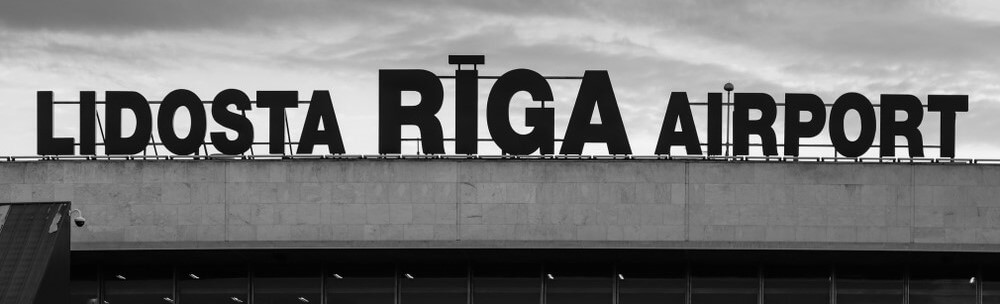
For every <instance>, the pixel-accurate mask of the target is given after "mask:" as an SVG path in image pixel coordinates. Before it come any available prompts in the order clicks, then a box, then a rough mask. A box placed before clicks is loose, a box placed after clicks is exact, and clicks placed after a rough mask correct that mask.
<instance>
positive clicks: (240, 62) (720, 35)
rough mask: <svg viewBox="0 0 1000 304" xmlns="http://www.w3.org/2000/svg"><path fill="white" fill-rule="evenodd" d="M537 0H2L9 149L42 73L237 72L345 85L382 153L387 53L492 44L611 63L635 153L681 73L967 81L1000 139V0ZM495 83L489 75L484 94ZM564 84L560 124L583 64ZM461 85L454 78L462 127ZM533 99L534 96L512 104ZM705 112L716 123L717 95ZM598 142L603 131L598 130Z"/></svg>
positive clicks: (593, 64)
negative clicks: (381, 76) (712, 109)
mask: <svg viewBox="0 0 1000 304" xmlns="http://www.w3.org/2000/svg"><path fill="white" fill-rule="evenodd" d="M537 2H538V1H355V2H348V1H312V0H291V1H288V0H281V1H278V0H221V1H202V0H170V1H163V0H88V1H80V0H31V1H21V0H13V1H3V2H0V100H2V103H3V105H4V108H3V109H2V110H0V128H2V130H3V131H4V132H2V133H0V144H2V149H0V155H34V154H35V133H34V132H35V115H36V109H35V92H36V91H54V92H55V96H56V98H57V99H59V100H77V99H78V98H79V95H78V94H79V91H83V90H93V91H98V92H99V93H98V99H103V92H104V91H113V90H129V91H137V92H140V93H142V94H143V95H144V96H146V97H147V98H148V99H149V100H160V99H161V98H162V97H163V96H164V95H166V94H167V93H169V92H170V91H171V90H174V89H189V90H192V91H194V92H196V93H197V94H198V95H199V96H200V97H201V98H202V99H203V100H209V99H212V98H213V97H214V96H215V94H216V93H218V92H219V91H222V90H224V89H228V88H236V89H240V90H244V91H245V92H247V93H248V95H250V96H251V98H253V97H254V92H255V91H257V90H299V91H300V92H301V93H300V98H301V99H303V100H305V99H307V98H308V97H309V96H310V92H311V91H312V90H330V91H331V92H332V95H333V101H334V107H335V108H336V111H337V116H338V119H339V122H340V127H341V131H342V133H343V135H344V140H345V144H346V148H347V152H348V153H351V154H370V153H377V144H376V138H377V120H378V113H377V108H378V107H377V104H378V94H377V93H378V70H379V69H404V68H417V69H427V70H430V71H433V72H435V73H437V74H439V75H447V74H451V73H453V70H454V66H449V65H448V64H447V56H448V55H449V54H484V55H486V65H485V66H481V67H480V71H481V74H485V75H501V74H503V73H504V72H506V71H509V70H510V69H514V68H529V69H533V70H536V71H538V72H540V73H542V74H545V75H569V76H579V75H582V74H583V72H584V71H585V70H608V71H609V73H610V75H611V80H612V83H613V85H614V90H615V94H616V96H617V99H618V102H619V105H620V108H621V113H622V116H623V117H624V120H625V123H626V127H627V130H628V135H629V140H630V142H631V144H632V148H633V151H634V152H635V153H636V154H647V155H648V154H652V152H653V148H654V147H655V144H656V138H657V135H658V133H659V132H660V124H661V123H662V121H663V114H664V110H665V109H666V106H667V97H668V96H669V94H670V92H673V91H684V92H688V94H689V96H691V97H692V99H695V101H704V99H705V94H706V93H707V92H719V91H721V87H722V85H723V84H724V83H726V82H727V81H729V82H733V83H734V84H735V85H736V90H737V91H740V92H764V93H769V94H771V95H772V96H774V97H775V99H776V101H777V102H782V101H783V99H784V98H783V95H784V93H814V94H817V95H819V96H820V97H822V98H823V100H824V101H825V102H828V103H832V102H833V101H834V100H835V99H836V98H837V97H838V96H840V95H841V94H843V93H846V92H858V93H861V94H864V95H865V96H867V97H868V98H869V99H871V100H872V101H873V102H877V101H878V94H881V93H900V94H912V95H916V96H918V97H919V98H920V99H921V101H923V102H925V103H926V101H927V100H926V97H927V95H928V94H966V95H969V96H970V105H969V108H970V111H969V112H968V113H963V114H959V116H958V117H959V118H958V120H959V122H958V131H957V132H958V134H957V141H958V147H957V149H956V150H957V156H959V157H977V158H1000V137H998V136H996V135H995V134H996V130H1000V119H997V117H1000V1H993V0H971V1H945V0H938V1H934V0H916V1H898V0H888V1H862V0H857V1H830V0H817V1H771V0H755V1H693V0H687V1H544V2H542V3H541V4H539V3H537ZM490 85H492V82H491V81H486V80H483V81H481V89H480V93H481V96H482V97H481V98H480V104H481V106H480V109H481V110H482V111H483V112H484V111H485V108H486V107H485V102H486V98H485V97H486V96H487V94H488V90H489V87H490ZM552 86H553V90H554V95H555V99H556V102H555V103H554V104H555V107H556V111H557V116H558V117H559V118H558V119H557V122H556V130H557V131H556V132H557V135H556V137H558V138H561V137H562V136H563V132H565V124H566V122H567V121H568V115H569V113H570V110H571V109H572V103H573V101H574V100H575V98H576V93H577V91H578V89H579V87H578V86H579V82H578V81H572V80H569V81H567V80H563V81H553V82H552ZM453 94H454V90H453V87H452V85H451V84H450V81H445V96H446V100H445V107H444V108H443V109H442V111H441V112H440V113H439V117H440V118H441V120H442V122H443V123H444V125H445V136H446V137H451V136H452V134H453V127H452V125H453V121H454V118H453V115H454V114H453V113H454V112H453V111H454V110H453V109H454V107H453V104H452V103H453V97H452V96H453ZM407 98H408V99H407V100H411V101H412V100H415V98H414V97H413V96H407ZM530 105H532V103H530V102H528V101H527V98H526V97H525V96H519V97H518V99H517V100H516V101H515V102H514V103H513V105H512V112H513V113H521V112H522V111H523V108H524V107H525V106H530ZM266 111H267V110H266V109H255V110H254V111H252V112H253V113H251V114H252V116H253V117H254V118H255V123H254V124H255V127H256V133H257V137H258V140H266V134H267V133H266V128H267V123H266V121H265V120H264V119H262V118H264V117H265V115H266V113H267V112H266ZM76 113H77V108H76V107H75V106H66V105H60V106H57V113H56V120H57V121H56V132H57V135H59V136H74V137H78V135H77V132H78V127H77V126H76V115H77V114H76ZM154 113H155V112H154ZM101 114H102V116H103V113H101ZM696 115H697V117H696V121H697V123H698V125H699V128H700V129H701V134H700V135H701V137H702V140H703V141H704V140H705V137H706V135H705V134H704V118H703V113H702V112H698V113H696ZM937 117H938V116H937V114H936V113H934V114H928V115H926V116H925V122H924V124H923V125H922V126H921V130H922V131H923V132H924V133H925V143H926V144H933V145H936V144H938V133H937V131H938V126H937ZM518 119H520V121H519V120H518ZM518 119H515V122H514V124H515V125H518V124H523V118H518ZM303 120H304V111H294V112H293V113H292V115H291V118H290V119H289V123H290V124H291V126H292V137H293V138H296V139H297V138H298V132H299V129H301V124H302V122H303ZM483 120H484V119H482V118H481V119H480V123H481V125H482V127H481V128H480V135H481V137H487V136H488V132H487V130H486V128H485V121H483ZM210 125H212V124H210ZM211 128H213V129H217V128H218V127H217V126H214V127H211ZM518 128H519V130H523V131H527V130H529V129H527V128H524V127H521V126H519V127H518ZM776 128H777V129H778V132H779V134H780V132H781V129H782V126H781V124H780V123H779V124H777V125H776ZM182 130H183V128H182ZM404 131H405V132H404V133H405V134H406V135H414V136H415V135H416V133H415V132H414V130H413V129H410V128H404ZM779 138H780V135H779ZM827 138H828V137H827V136H826V135H825V134H824V135H821V136H820V137H818V138H816V139H815V140H813V142H824V141H827V140H828V139H827ZM876 143H877V142H876ZM900 144H904V142H903V140H902V139H901V138H900ZM258 149H260V150H263V149H264V147H259V148H258ZM403 149H404V152H416V148H415V147H413V146H412V145H411V146H409V147H408V146H406V145H404V146H403ZM446 149H447V150H448V152H451V151H453V150H452V147H451V146H450V145H448V146H446ZM483 150H484V151H487V150H488V149H485V148H484V149H483ZM319 151H323V150H319ZM587 151H590V152H592V153H597V154H600V153H603V152H605V151H606V150H605V148H604V147H603V146H602V145H593V144H588V146H587ZM676 151H678V152H679V151H681V150H676ZM873 152H875V151H874V150H873ZM754 153H755V154H759V151H757V152H754ZM927 154H928V156H936V155H937V151H934V150H928V152H927ZM822 155H830V153H829V152H826V153H823V154H822Z"/></svg>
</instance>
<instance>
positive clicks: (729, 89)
mask: <svg viewBox="0 0 1000 304" xmlns="http://www.w3.org/2000/svg"><path fill="white" fill-rule="evenodd" d="M722 89H723V90H726V157H729V112H730V110H729V106H730V104H732V101H731V99H730V98H731V97H730V95H731V94H732V92H733V83H732V82H727V83H726V85H724V86H722Z"/></svg>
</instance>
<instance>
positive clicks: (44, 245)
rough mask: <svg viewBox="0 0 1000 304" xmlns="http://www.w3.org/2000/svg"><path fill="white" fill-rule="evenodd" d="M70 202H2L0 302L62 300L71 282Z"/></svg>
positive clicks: (0, 212) (0, 205) (0, 214)
mask: <svg viewBox="0 0 1000 304" xmlns="http://www.w3.org/2000/svg"><path fill="white" fill-rule="evenodd" d="M68 208H69V205H68V204H67V203H17V204H0V303H62V302H64V301H62V302H60V301H58V300H59V299H60V297H65V296H66V294H67V292H68V284H69V225H68V224H67V223H68V214H67V212H68V210H67V209H68Z"/></svg>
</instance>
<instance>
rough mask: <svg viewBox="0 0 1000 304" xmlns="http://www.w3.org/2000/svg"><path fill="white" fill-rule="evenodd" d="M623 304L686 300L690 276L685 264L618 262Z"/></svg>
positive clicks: (678, 302)
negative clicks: (685, 295)
mask: <svg viewBox="0 0 1000 304" xmlns="http://www.w3.org/2000/svg"><path fill="white" fill-rule="evenodd" d="M615 279H617V280H618V303H619V304H647V303H658V304H672V303H677V304H681V303H684V293H685V291H686V290H687V279H686V278H685V275H684V266H683V265H657V264H641V265H640V264H622V265H618V274H617V275H616V278H615Z"/></svg>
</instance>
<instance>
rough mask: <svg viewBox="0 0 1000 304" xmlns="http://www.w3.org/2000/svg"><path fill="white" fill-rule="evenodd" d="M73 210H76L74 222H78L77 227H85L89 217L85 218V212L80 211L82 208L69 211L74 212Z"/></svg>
mask: <svg viewBox="0 0 1000 304" xmlns="http://www.w3.org/2000/svg"><path fill="white" fill-rule="evenodd" d="M73 211H76V216H75V217H73V224H76V226H77V227H83V225H86V224H87V219H85V218H83V212H80V209H73V210H70V211H69V213H70V214H73Z"/></svg>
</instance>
